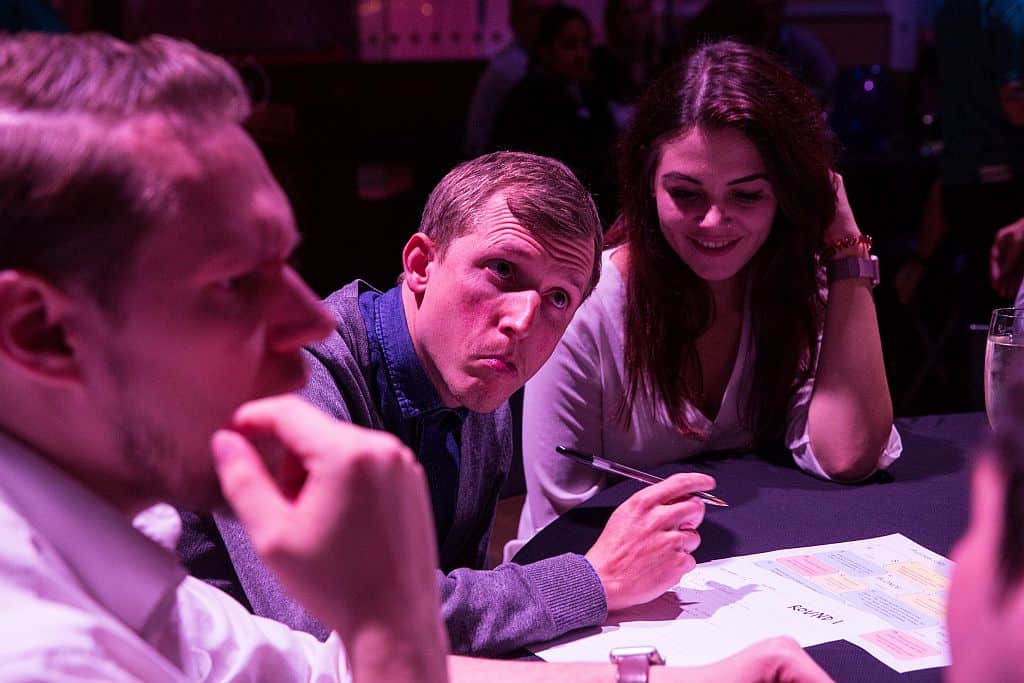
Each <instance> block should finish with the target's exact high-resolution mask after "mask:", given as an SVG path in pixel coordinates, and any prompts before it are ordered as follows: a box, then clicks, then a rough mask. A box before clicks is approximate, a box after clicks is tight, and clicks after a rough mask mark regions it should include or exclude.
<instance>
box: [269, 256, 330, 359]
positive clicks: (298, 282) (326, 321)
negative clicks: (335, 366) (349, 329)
mask: <svg viewBox="0 0 1024 683" xmlns="http://www.w3.org/2000/svg"><path fill="white" fill-rule="evenodd" d="M274 315H275V318H274V320H273V321H272V322H271V324H270V329H269V331H268V338H269V340H268V345H269V346H270V348H271V349H272V350H274V351H279V352H290V351H296V350H298V349H299V348H301V347H303V346H305V345H306V344H311V343H313V342H317V341H320V340H321V339H323V338H324V337H326V336H327V335H328V334H330V332H331V330H332V329H334V317H333V316H332V315H331V313H330V311H328V310H327V309H326V308H325V307H324V305H323V304H322V303H320V300H319V298H318V297H317V296H316V294H314V293H313V290H311V289H310V288H309V286H308V285H306V283H305V282H304V281H303V280H302V278H301V277H299V274H298V273H296V272H295V271H294V270H292V268H291V267H290V266H285V268H284V271H283V272H282V275H281V291H280V296H278V300H277V301H276V302H275V311H274Z"/></svg>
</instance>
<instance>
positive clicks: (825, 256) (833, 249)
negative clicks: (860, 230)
mask: <svg viewBox="0 0 1024 683" xmlns="http://www.w3.org/2000/svg"><path fill="white" fill-rule="evenodd" d="M857 244H863V245H864V246H865V247H867V249H868V251H871V235H850V236H849V237H844V238H842V239H839V240H836V241H835V242H833V243H832V244H830V245H828V246H827V247H824V248H823V249H822V250H821V260H822V261H829V260H831V259H832V257H833V256H835V255H836V254H837V253H838V252H839V251H841V250H843V249H846V248H848V247H852V246H855V245H857Z"/></svg>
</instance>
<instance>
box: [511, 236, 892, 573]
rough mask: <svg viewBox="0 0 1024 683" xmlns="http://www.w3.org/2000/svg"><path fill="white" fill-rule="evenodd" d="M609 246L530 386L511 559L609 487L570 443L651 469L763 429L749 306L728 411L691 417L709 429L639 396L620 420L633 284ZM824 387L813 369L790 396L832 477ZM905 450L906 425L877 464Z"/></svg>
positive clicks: (691, 410)
mask: <svg viewBox="0 0 1024 683" xmlns="http://www.w3.org/2000/svg"><path fill="white" fill-rule="evenodd" d="M612 251H613V250H609V251H606V252H604V254H603V256H602V264H601V279H600V281H599V282H598V284H597V287H596V288H595V290H594V292H593V294H591V295H590V298H589V299H587V300H586V301H585V302H584V303H583V305H582V306H580V309H579V310H578V311H577V312H576V315H575V317H574V318H573V320H572V323H570V325H569V328H568V329H567V330H566V332H565V334H564V335H563V336H562V340H561V342H560V343H559V344H558V347H557V348H556V349H555V351H554V353H553V354H552V355H551V358H550V359H549V360H548V362H547V363H546V364H545V365H544V367H542V368H541V369H540V371H539V372H538V373H537V374H536V375H535V376H534V377H533V379H531V380H530V381H529V382H528V383H527V384H526V394H525V399H524V402H523V465H524V469H525V472H526V487H527V490H526V502H525V504H524V506H523V512H522V516H521V517H520V519H519V534H518V538H517V539H514V540H512V541H510V542H509V543H508V544H506V546H505V557H506V558H508V557H511V556H512V555H513V554H515V552H516V551H518V550H519V548H521V547H522V546H523V545H524V544H525V543H526V541H528V540H529V539H530V538H531V537H532V536H533V535H534V534H535V533H537V532H538V531H540V529H541V528H542V527H544V526H545V525H546V524H548V523H549V522H551V521H552V520H553V519H555V518H556V517H557V516H558V515H560V514H562V513H564V512H566V511H567V510H569V509H570V508H572V507H575V506H576V505H578V504H579V503H582V502H583V501H585V500H587V499H588V498H590V497H591V496H593V495H594V494H595V493H597V492H598V491H600V490H601V489H603V488H604V487H605V486H606V485H607V477H606V475H604V474H603V473H601V472H598V471H597V470H592V469H589V468H586V467H580V466H578V465H576V464H575V463H574V462H572V461H571V460H569V459H568V458H565V457H563V456H561V455H558V454H556V453H555V450H554V449H555V446H557V445H565V446H569V447H572V448H578V449H579V450H582V451H585V452H587V453H592V454H594V455H598V456H603V457H607V458H609V459H611V460H615V461H617V462H620V463H623V464H625V465H630V466H632V467H638V468H640V469H650V468H653V467H657V466H659V465H663V464H665V463H669V462H675V461H678V460H681V459H684V458H688V457H691V456H694V455H697V454H699V453H705V452H708V451H714V450H731V449H745V448H751V447H752V444H753V434H752V433H751V432H750V430H749V429H747V428H746V427H745V426H744V424H743V421H742V420H741V418H740V411H741V408H742V406H743V403H744V402H745V401H746V397H747V396H748V395H749V393H750V391H751V383H752V381H753V371H754V363H753V361H754V348H755V340H754V339H753V338H752V336H753V335H752V330H751V323H750V312H749V310H747V311H746V312H745V314H744V319H743V329H742V331H741V332H740V346H739V351H738V352H737V354H736V364H735V366H733V369H732V374H731V375H730V377H729V383H728V384H727V385H726V388H725V394H724V395H723V397H722V404H721V407H720V409H719V411H718V415H717V416H716V417H715V419H714V420H710V419H708V418H707V417H706V416H705V415H704V414H703V413H701V411H700V410H698V409H697V408H696V407H695V406H693V405H688V406H687V418H688V420H689V422H690V424H692V425H694V427H695V428H696V430H697V431H699V432H700V434H699V435H691V434H682V433H680V432H679V430H678V429H676V427H675V425H674V424H673V423H672V420H671V418H670V416H669V414H668V411H667V410H666V409H665V407H664V406H663V405H660V404H659V405H652V404H651V403H650V402H649V401H645V400H642V399H641V400H638V401H636V402H635V404H634V407H633V412H632V415H631V418H632V419H631V422H630V426H629V428H624V427H623V426H622V425H621V424H620V423H619V421H618V420H616V419H615V416H616V412H617V411H618V407H619V405H620V403H621V402H622V399H623V396H624V395H625V387H626V386H627V384H628V381H627V378H626V371H625V360H624V351H623V349H624V338H625V329H624V327H625V326H624V322H623V310H624V306H625V302H626V283H625V280H624V279H623V277H622V275H621V273H619V269H618V267H616V266H615V264H614V263H612V260H611V254H612ZM813 389H814V377H813V376H812V377H811V378H810V379H809V380H808V381H807V382H806V383H805V384H804V385H803V386H801V387H799V388H798V389H797V390H796V391H795V392H794V394H793V396H792V397H791V398H790V401H789V406H788V415H787V420H786V422H787V424H786V433H785V442H786V446H787V447H788V448H789V450H790V452H792V454H793V459H794V460H795V461H796V464H797V465H798V466H799V467H800V468H801V469H802V470H804V471H806V472H808V473H810V474H813V475H814V476H816V477H821V478H822V479H828V475H826V474H825V471H824V470H823V469H822V467H821V465H820V464H819V463H818V459H817V457H815V455H814V451H813V450H812V448H811V439H810V435H809V434H808V431H807V411H808V408H809V406H810V402H811V393H812V391H813ZM902 450H903V443H902V441H901V440H900V436H899V434H898V433H897V432H896V428H895V427H893V429H892V431H891V433H890V435H889V440H888V443H886V445H885V448H883V449H882V452H881V453H879V455H878V461H877V467H879V468H884V467H888V466H889V464H891V463H892V462H893V461H894V460H895V459H896V458H898V457H899V455H900V452H901V451H902Z"/></svg>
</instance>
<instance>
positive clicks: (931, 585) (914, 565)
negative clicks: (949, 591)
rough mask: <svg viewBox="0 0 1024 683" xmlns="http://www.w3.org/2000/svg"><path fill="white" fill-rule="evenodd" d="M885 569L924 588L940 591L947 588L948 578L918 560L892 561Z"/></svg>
mask: <svg viewBox="0 0 1024 683" xmlns="http://www.w3.org/2000/svg"><path fill="white" fill-rule="evenodd" d="M886 569H888V570H889V571H890V572H892V573H893V574H897V575H899V576H902V577H903V578H905V579H907V580H908V581H913V582H914V583H916V584H917V585H919V586H921V587H922V588H924V589H925V590H930V591H940V590H945V589H946V588H949V579H948V578H946V577H945V576H943V575H942V574H939V573H938V572H936V571H932V570H931V569H929V568H928V567H926V566H924V565H923V564H921V563H920V562H893V563H892V564H890V565H888V566H887V567H886Z"/></svg>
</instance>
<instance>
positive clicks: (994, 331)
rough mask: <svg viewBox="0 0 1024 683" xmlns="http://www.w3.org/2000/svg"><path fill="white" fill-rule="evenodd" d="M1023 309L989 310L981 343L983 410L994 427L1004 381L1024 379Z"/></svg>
mask: <svg viewBox="0 0 1024 683" xmlns="http://www.w3.org/2000/svg"><path fill="white" fill-rule="evenodd" d="M1022 370H1024V308H997V309H996V310H994V311H992V321H991V322H990V323H989V326H988V341H987V342H986V344H985V412H986V413H987V414H988V423H989V425H990V426H991V427H992V428H993V429H995V428H996V422H997V421H998V419H999V416H1000V415H1002V401H1003V399H1004V397H1005V393H1006V392H1005V389H1006V385H1007V383H1008V382H1009V381H1010V380H1011V379H1013V378H1014V377H1015V376H1016V377H1018V378H1024V374H1022Z"/></svg>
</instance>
